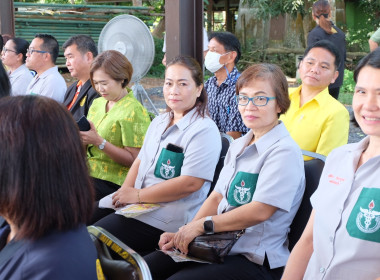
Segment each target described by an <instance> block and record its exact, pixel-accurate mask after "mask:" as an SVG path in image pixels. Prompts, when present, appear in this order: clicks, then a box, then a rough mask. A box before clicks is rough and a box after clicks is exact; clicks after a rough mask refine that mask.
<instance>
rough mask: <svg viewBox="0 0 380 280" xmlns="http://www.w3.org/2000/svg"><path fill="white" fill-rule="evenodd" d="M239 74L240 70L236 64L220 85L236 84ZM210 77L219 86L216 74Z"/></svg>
mask: <svg viewBox="0 0 380 280" xmlns="http://www.w3.org/2000/svg"><path fill="white" fill-rule="evenodd" d="M223 68H224V67H223ZM224 71H226V69H225V68H224ZM237 75H239V71H238V70H237V68H236V66H234V68H233V69H232V71H231V72H230V76H229V77H228V75H227V77H226V79H225V80H224V81H223V83H221V84H220V85H219V87H221V86H222V85H223V84H225V85H226V86H234V85H235V84H236V77H237ZM210 79H212V81H213V83H214V84H215V85H216V86H218V84H217V79H216V77H215V75H214V76H213V77H211V78H210Z"/></svg>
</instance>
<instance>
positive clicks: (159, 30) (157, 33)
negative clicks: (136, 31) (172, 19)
mask: <svg viewBox="0 0 380 280" xmlns="http://www.w3.org/2000/svg"><path fill="white" fill-rule="evenodd" d="M164 32H165V17H162V18H161V19H160V21H159V22H158V24H157V26H156V28H155V29H154V30H153V32H152V35H153V36H154V37H156V38H159V39H163V38H164Z"/></svg>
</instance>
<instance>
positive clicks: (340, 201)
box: [282, 49, 380, 280]
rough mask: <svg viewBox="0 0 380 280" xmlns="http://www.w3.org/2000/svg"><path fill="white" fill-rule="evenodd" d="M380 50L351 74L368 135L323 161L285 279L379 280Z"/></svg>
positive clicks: (358, 111) (357, 110) (361, 122)
mask: <svg viewBox="0 0 380 280" xmlns="http://www.w3.org/2000/svg"><path fill="white" fill-rule="evenodd" d="M379 76H380V49H376V50H375V51H374V52H372V53H370V54H369V55H367V56H366V57H364V58H363V59H362V60H361V61H360V62H359V64H358V65H357V67H356V69H355V71H354V80H355V82H356V86H355V91H354V96H353V99H352V109H353V111H354V117H355V121H356V123H357V124H359V126H360V128H361V129H362V131H363V132H364V133H365V134H367V135H368V136H367V137H366V138H364V139H363V140H361V141H360V142H358V143H353V144H348V145H345V146H342V147H339V148H337V149H335V150H333V151H332V152H331V153H330V154H329V156H328V157H327V160H326V164H325V167H324V169H323V172H322V175H321V178H320V181H319V186H318V189H317V190H316V191H315V193H314V194H313V196H312V197H311V199H310V201H311V204H312V206H313V211H312V213H311V216H310V219H309V222H308V224H307V225H306V228H305V230H304V232H303V234H302V236H301V238H300V240H299V241H298V243H297V244H296V246H295V247H294V249H293V251H292V253H291V255H290V258H289V261H288V264H287V266H286V269H285V273H284V277H283V278H282V279H284V280H288V279H289V280H297V279H307V280H308V279H312V280H314V279H379V276H380V266H379V261H380V253H379V252H380V183H379V170H380V80H379Z"/></svg>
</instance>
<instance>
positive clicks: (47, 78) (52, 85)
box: [26, 66, 67, 103]
mask: <svg viewBox="0 0 380 280" xmlns="http://www.w3.org/2000/svg"><path fill="white" fill-rule="evenodd" d="M66 89H67V86H66V82H65V80H64V79H63V77H62V75H61V74H59V72H58V67H57V66H54V67H51V68H49V69H48V70H46V71H45V72H43V73H42V74H41V75H38V74H37V75H36V76H35V77H34V78H33V80H32V81H31V82H30V83H29V85H28V88H27V89H26V93H27V94H38V95H43V96H46V97H50V98H53V99H54V100H56V101H58V102H60V103H62V102H63V99H64V97H65V93H66Z"/></svg>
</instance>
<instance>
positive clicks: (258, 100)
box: [236, 95, 276, 106]
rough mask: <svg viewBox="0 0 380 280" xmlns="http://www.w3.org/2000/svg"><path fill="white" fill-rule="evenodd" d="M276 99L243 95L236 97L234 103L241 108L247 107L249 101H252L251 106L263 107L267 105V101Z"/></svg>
mask: <svg viewBox="0 0 380 280" xmlns="http://www.w3.org/2000/svg"><path fill="white" fill-rule="evenodd" d="M273 99H276V97H266V96H255V97H248V96H245V95H237V96H236V101H237V103H238V104H239V105H241V106H247V105H248V103H249V101H252V104H253V105H255V106H265V105H267V104H268V101H269V100H273Z"/></svg>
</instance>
